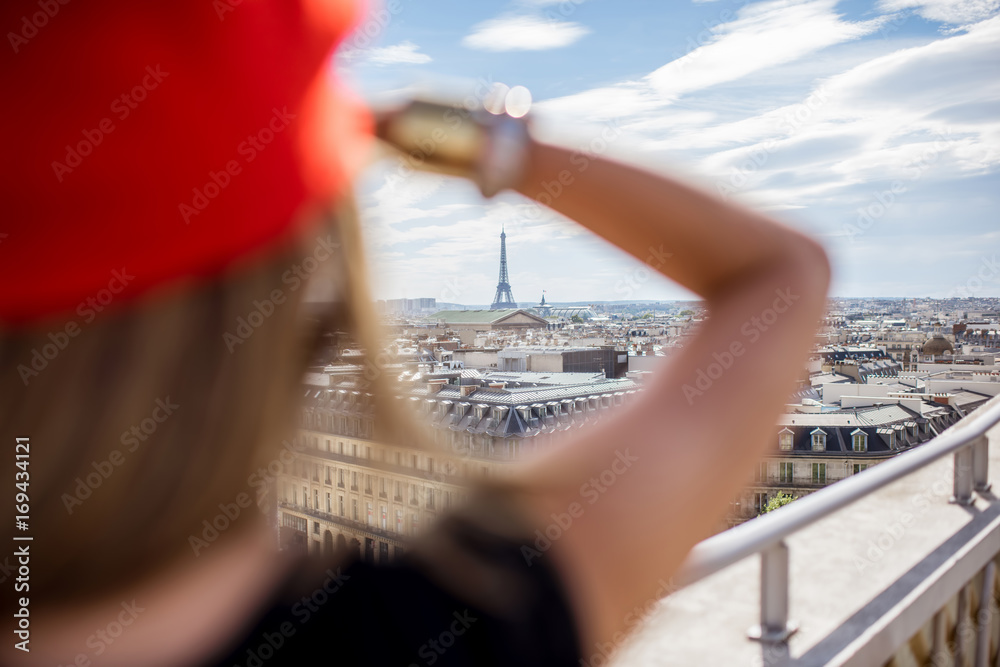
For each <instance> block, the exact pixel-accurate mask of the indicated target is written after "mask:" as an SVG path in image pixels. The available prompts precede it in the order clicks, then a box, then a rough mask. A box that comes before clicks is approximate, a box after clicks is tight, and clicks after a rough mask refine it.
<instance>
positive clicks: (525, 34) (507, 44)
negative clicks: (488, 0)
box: [462, 15, 590, 51]
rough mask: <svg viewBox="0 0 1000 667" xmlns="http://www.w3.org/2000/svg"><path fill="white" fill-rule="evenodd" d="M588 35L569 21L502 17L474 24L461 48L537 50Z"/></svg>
mask: <svg viewBox="0 0 1000 667" xmlns="http://www.w3.org/2000/svg"><path fill="white" fill-rule="evenodd" d="M589 32H590V30H589V29H588V28H585V27H584V26H582V25H580V24H579V23H572V22H570V21H550V20H546V19H543V18H540V17H537V16H527V15H524V16H506V17H499V18H495V19H490V20H488V21H483V22H482V23H478V24H476V25H475V26H473V27H472V32H471V33H470V34H468V35H466V36H465V37H464V38H462V45H463V46H467V47H469V48H470V49H479V50H482V51H541V50H545V49H558V48H562V47H564V46H569V45H570V44H572V43H574V42H576V41H577V40H579V39H580V38H582V37H583V36H584V35H587V34H588V33H589Z"/></svg>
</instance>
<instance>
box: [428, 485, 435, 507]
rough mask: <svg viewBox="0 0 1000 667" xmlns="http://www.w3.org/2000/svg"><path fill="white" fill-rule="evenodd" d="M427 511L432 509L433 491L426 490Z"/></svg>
mask: <svg viewBox="0 0 1000 667" xmlns="http://www.w3.org/2000/svg"><path fill="white" fill-rule="evenodd" d="M427 509H429V510H432V509H434V489H428V491H427Z"/></svg>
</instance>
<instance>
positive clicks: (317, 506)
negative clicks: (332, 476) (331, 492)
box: [313, 489, 319, 510]
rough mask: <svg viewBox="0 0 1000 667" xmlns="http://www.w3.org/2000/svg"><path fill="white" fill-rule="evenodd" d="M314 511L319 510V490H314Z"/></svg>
mask: <svg viewBox="0 0 1000 667" xmlns="http://www.w3.org/2000/svg"><path fill="white" fill-rule="evenodd" d="M313 509H315V510H318V509H319V490H317V489H313Z"/></svg>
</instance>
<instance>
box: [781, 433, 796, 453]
mask: <svg viewBox="0 0 1000 667" xmlns="http://www.w3.org/2000/svg"><path fill="white" fill-rule="evenodd" d="M794 435H795V434H794V433H793V432H792V430H791V429H787V428H786V429H783V430H782V431H781V432H780V433H778V449H780V450H781V451H783V452H790V451H792V440H793V438H794Z"/></svg>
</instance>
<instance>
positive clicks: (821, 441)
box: [809, 428, 826, 452]
mask: <svg viewBox="0 0 1000 667" xmlns="http://www.w3.org/2000/svg"><path fill="white" fill-rule="evenodd" d="M809 435H811V436H812V450H813V451H814V452H825V451H826V431H824V430H823V429H821V428H818V429H816V430H814V431H813V432H812V433H810V434H809Z"/></svg>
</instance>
